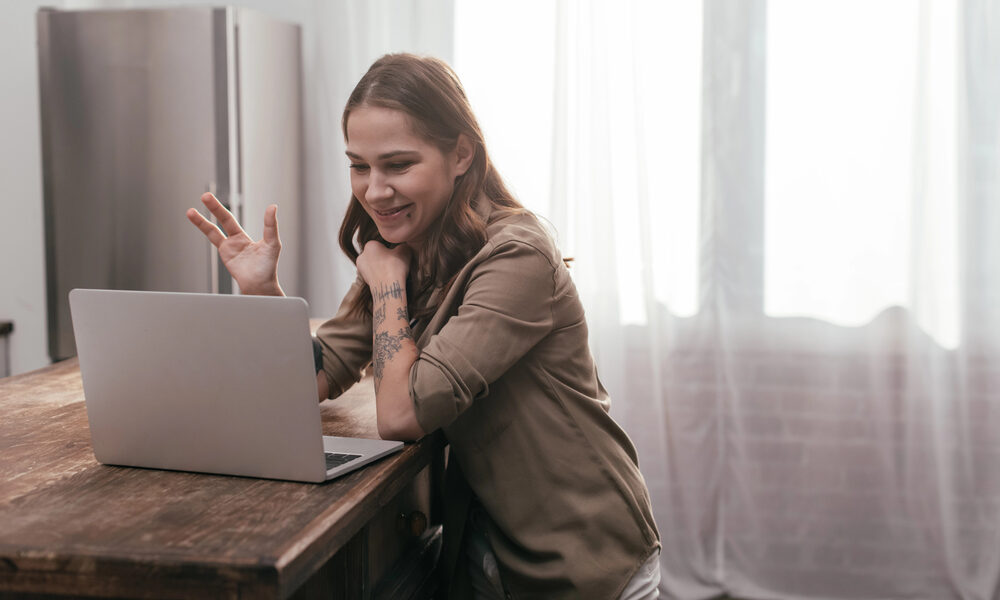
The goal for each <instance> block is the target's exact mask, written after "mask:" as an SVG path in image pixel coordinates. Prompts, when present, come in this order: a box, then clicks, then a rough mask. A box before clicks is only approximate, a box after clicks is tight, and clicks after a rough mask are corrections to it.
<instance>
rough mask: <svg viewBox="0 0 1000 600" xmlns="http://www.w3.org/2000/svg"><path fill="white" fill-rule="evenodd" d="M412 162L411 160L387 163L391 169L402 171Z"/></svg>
mask: <svg viewBox="0 0 1000 600" xmlns="http://www.w3.org/2000/svg"><path fill="white" fill-rule="evenodd" d="M412 164H413V161H405V162H395V163H389V168H390V169H392V170H393V171H403V170H405V169H407V168H409V167H410V165H412Z"/></svg>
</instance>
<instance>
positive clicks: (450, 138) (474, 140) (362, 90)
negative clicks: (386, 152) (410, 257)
mask: <svg viewBox="0 0 1000 600" xmlns="http://www.w3.org/2000/svg"><path fill="white" fill-rule="evenodd" d="M362 106H372V107H380V108H390V109H394V110H399V111H402V112H404V113H406V114H407V115H408V116H409V120H410V123H411V125H412V127H413V128H414V132H415V133H416V134H417V135H419V136H421V137H423V138H424V139H425V140H427V141H428V142H430V143H432V144H434V145H436V146H437V147H438V148H439V149H440V150H441V151H442V152H445V153H447V152H450V151H452V150H453V149H454V148H455V145H456V144H457V143H458V137H459V135H460V134H464V135H465V136H466V137H467V138H468V139H469V141H470V142H471V144H472V147H473V152H474V156H473V159H472V163H471V165H470V166H469V168H468V170H467V171H466V172H465V173H464V174H463V175H461V176H459V177H457V178H456V180H455V188H454V191H453V193H452V196H451V198H450V200H449V201H448V203H447V204H446V206H445V208H444V212H443V213H442V215H441V217H440V218H438V219H437V221H435V222H434V223H433V224H432V225H431V226H430V229H429V230H428V231H427V236H426V241H425V243H424V244H422V245H421V248H420V250H419V251H418V253H417V254H416V256H414V259H415V261H416V266H417V269H416V271H414V269H412V268H411V277H410V281H409V282H408V284H407V295H408V296H409V300H410V301H409V302H408V305H409V307H410V314H411V316H414V317H418V318H420V317H424V316H427V315H429V314H432V313H433V312H434V309H435V308H436V307H434V306H421V307H415V306H414V303H413V300H414V299H416V298H420V297H421V296H422V295H424V294H425V293H427V292H429V291H430V290H431V289H433V288H434V287H436V286H442V287H443V288H444V289H443V293H442V294H441V295H440V296H438V297H439V298H444V295H445V294H446V293H447V291H448V289H449V288H450V287H451V285H452V283H453V282H454V277H455V275H457V273H458V271H459V270H460V269H461V267H462V266H463V265H464V264H465V263H467V262H468V261H469V259H470V258H472V256H473V255H475V253H476V252H478V251H479V250H480V249H481V248H482V247H483V245H485V244H486V225H487V224H486V223H485V222H484V221H483V219H482V218H481V217H480V216H479V215H478V214H477V213H476V211H475V208H476V203H477V202H480V201H487V202H490V203H491V204H492V205H493V208H494V209H501V211H503V212H508V213H509V212H524V211H525V209H524V208H523V207H522V206H521V204H520V203H519V202H518V201H517V200H516V199H515V198H514V196H513V194H511V193H510V191H509V190H508V189H507V186H506V185H504V182H503V180H502V179H501V178H500V175H499V173H497V171H496V169H494V168H493V163H492V162H491V161H490V158H489V155H488V154H487V152H486V144H485V142H484V140H483V133H482V130H480V128H479V123H478V122H477V121H476V117H475V115H474V114H473V113H472V107H471V106H470V105H469V100H468V98H467V97H466V95H465V90H464V89H463V88H462V84H461V82H459V80H458V76H457V75H456V74H455V72H454V71H453V70H452V69H451V67H449V66H448V65H447V64H446V63H445V62H443V61H441V60H438V59H436V58H430V57H420V56H415V55H413V54H387V55H385V56H383V57H382V58H380V59H378V60H377V61H375V63H374V64H372V66H371V67H370V68H369V69H368V72H367V73H365V75H364V77H362V78H361V81H359V82H358V84H357V86H355V87H354V91H353V92H351V96H350V98H348V100H347V105H346V106H345V107H344V115H343V117H342V119H341V128H342V129H343V133H344V139H345V140H347V120H348V119H349V118H350V115H351V111H352V110H354V109H356V108H359V107H362ZM376 239H381V238H380V237H379V233H378V228H377V227H376V225H375V222H374V221H373V220H372V218H371V217H370V216H368V213H366V212H365V209H364V208H363V207H362V206H361V202H360V201H359V200H358V198H357V197H355V196H354V195H353V193H352V194H351V201H350V204H349V205H348V207H347V214H345V215H344V221H343V222H342V223H341V225H340V247H341V249H342V250H343V251H344V253H346V254H347V256H348V258H350V259H351V262H354V263H357V259H358V255H359V254H360V253H361V249H363V248H364V246H365V243H367V242H368V241H370V240H376ZM371 305H372V300H371V294H370V293H368V290H365V292H364V293H362V294H361V295H359V296H358V297H357V298H355V301H354V305H353V306H352V307H351V308H352V310H353V311H355V312H356V313H358V314H365V313H371V309H372V306H371Z"/></svg>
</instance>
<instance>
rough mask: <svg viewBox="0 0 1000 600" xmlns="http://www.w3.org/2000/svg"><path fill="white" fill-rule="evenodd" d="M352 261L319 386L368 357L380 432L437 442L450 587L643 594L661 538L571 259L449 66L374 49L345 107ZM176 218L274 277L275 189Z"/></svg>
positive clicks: (266, 278) (247, 274)
mask: <svg viewBox="0 0 1000 600" xmlns="http://www.w3.org/2000/svg"><path fill="white" fill-rule="evenodd" d="M342 129H343V134H344V138H345V140H346V143H347V156H348V158H349V159H350V170H351V191H352V194H353V195H352V198H351V202H350V206H349V207H348V209H347V214H346V216H345V217H344V221H343V224H342V225H341V230H340V244H341V247H342V248H343V250H344V251H345V252H346V253H347V255H348V256H350V257H351V259H352V260H353V261H354V262H355V265H356V266H357V270H358V278H357V280H356V281H355V283H354V285H353V286H352V287H351V289H350V290H349V291H348V293H347V295H346V297H345V298H344V300H343V303H342V305H341V308H340V309H339V311H338V312H337V314H336V315H335V316H334V317H333V319H331V320H330V321H327V322H326V323H325V324H324V325H323V326H322V327H321V328H320V329H319V331H318V334H317V337H318V344H317V345H318V347H319V349H320V351H321V369H319V372H318V375H317V386H318V389H319V395H320V400H323V399H325V398H335V397H336V396H338V395H339V394H341V393H343V391H344V390H346V389H347V388H349V387H350V386H351V385H353V384H354V383H355V382H357V381H358V380H359V379H360V377H361V372H362V369H364V368H365V367H366V366H367V365H368V364H369V363H370V364H371V365H372V372H373V375H374V384H375V392H376V411H377V418H378V430H379V434H380V435H381V436H382V437H384V438H387V439H397V440H415V439H418V438H420V437H421V436H423V435H425V434H427V433H430V432H432V431H435V430H437V429H441V430H443V432H444V435H445V437H446V438H447V440H448V442H449V444H450V446H451V451H450V455H449V456H450V458H449V465H448V472H447V476H446V478H447V492H446V499H445V500H446V509H445V513H446V515H445V528H444V531H445V549H444V551H443V554H442V559H441V567H442V572H443V573H444V574H445V575H446V577H447V581H446V586H447V589H448V590H449V594H448V597H449V598H471V597H475V598H504V597H508V598H510V597H513V598H601V599H610V598H655V597H656V594H657V593H656V584H657V582H658V580H659V567H658V562H657V557H658V553H659V536H658V533H657V531H656V526H655V524H654V522H653V516H652V510H651V508H650V503H649V495H648V492H647V490H646V486H645V483H644V482H643V480H642V476H641V475H640V473H639V470H638V466H637V458H636V454H635V449H634V447H633V445H632V443H631V441H630V440H629V439H628V437H627V436H626V435H625V433H624V432H623V431H622V430H621V429H620V428H619V427H618V426H617V425H616V424H615V423H614V421H612V419H611V418H610V417H609V415H608V408H609V399H608V395H607V393H606V391H605V390H604V388H603V386H602V385H601V383H600V381H599V380H598V377H597V372H596V369H595V366H594V362H593V359H592V357H591V354H590V350H589V348H588V346H587V325H586V321H585V319H584V314H583V308H582V306H581V304H580V301H579V299H578V297H577V293H576V289H575V287H574V285H573V281H572V280H571V279H570V276H569V272H568V271H567V269H566V266H565V265H564V263H563V260H562V258H561V257H560V255H559V252H558V250H557V249H556V248H555V245H554V244H553V242H552V240H551V238H550V237H549V236H548V235H547V234H546V233H545V231H544V230H543V228H542V227H541V226H540V225H539V222H538V220H537V219H536V218H535V217H534V216H533V215H531V214H530V213H529V212H527V211H526V210H525V209H524V208H522V207H521V205H520V204H519V203H518V202H517V201H516V200H515V199H514V198H513V196H512V195H511V194H510V192H509V191H508V190H507V189H506V187H505V186H504V184H503V182H502V180H501V179H500V177H499V175H498V174H497V172H496V171H495V170H494V169H493V166H492V164H491V163H490V160H489V156H488V155H487V152H486V147H485V145H484V142H483V136H482V133H481V132H480V129H479V126H478V124H477V122H476V119H475V117H474V116H473V114H472V111H471V108H470V106H469V103H468V100H467V99H466V97H465V93H464V91H463V90H462V87H461V84H460V83H459V81H458V78H457V76H456V75H455V74H454V72H453V71H452V70H451V69H450V68H449V67H448V66H447V65H446V64H445V63H443V62H441V61H439V60H436V59H432V58H421V57H416V56H412V55H406V54H397V55H388V56H385V57H383V58H381V59H379V60H378V61H376V62H375V63H374V64H373V65H372V67H371V68H370V69H369V71H368V72H367V73H366V74H365V76H364V77H363V78H362V79H361V81H360V82H358V84H357V86H356V87H355V89H354V91H353V93H352V94H351V96H350V98H349V99H348V102H347V106H346V108H345V109H344V114H343V120H342ZM202 200H203V201H204V203H205V205H206V207H207V208H208V209H209V211H211V212H212V214H214V215H215V216H216V217H217V219H218V221H219V223H220V225H221V226H222V228H223V230H225V232H226V233H225V234H224V233H223V232H222V231H220V230H219V229H218V228H217V227H215V226H214V225H212V224H211V223H210V222H208V221H207V220H206V219H205V218H204V217H202V216H201V214H200V213H198V211H196V210H194V209H191V210H189V211H188V218H189V219H191V221H192V222H193V223H194V224H195V225H196V226H198V227H199V229H201V231H202V232H204V233H205V235H206V236H207V237H208V238H209V240H210V241H211V242H212V243H213V244H214V245H215V246H216V247H217V248H218V249H219V253H220V256H221V257H222V259H223V261H224V262H225V264H226V266H227V268H228V269H229V271H230V273H232V275H233V277H234V278H235V279H236V281H237V283H238V284H239V286H240V289H241V290H242V291H243V292H244V293H258V294H282V291H281V287H280V285H279V283H278V280H277V275H276V265H277V258H278V253H279V250H280V242H279V238H278V232H277V219H276V207H274V206H273V205H272V206H270V207H268V209H267V211H266V213H265V226H264V235H263V239H262V240H260V241H258V242H253V241H252V240H251V239H250V238H249V237H248V236H247V235H246V234H245V233H244V232H243V231H242V229H240V227H239V225H238V224H237V223H236V221H235V219H234V218H233V217H232V215H230V214H229V213H228V212H227V211H226V210H225V209H224V208H223V207H222V206H221V205H220V204H219V203H218V201H216V200H215V199H214V198H213V197H212V196H211V195H208V194H206V195H205V196H204V197H203V198H202Z"/></svg>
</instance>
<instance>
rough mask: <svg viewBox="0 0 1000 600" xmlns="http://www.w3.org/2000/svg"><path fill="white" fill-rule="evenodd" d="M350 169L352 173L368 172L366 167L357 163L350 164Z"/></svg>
mask: <svg viewBox="0 0 1000 600" xmlns="http://www.w3.org/2000/svg"><path fill="white" fill-rule="evenodd" d="M351 169H352V170H353V171H356V172H358V173H367V172H368V165H362V164H358V163H351Z"/></svg>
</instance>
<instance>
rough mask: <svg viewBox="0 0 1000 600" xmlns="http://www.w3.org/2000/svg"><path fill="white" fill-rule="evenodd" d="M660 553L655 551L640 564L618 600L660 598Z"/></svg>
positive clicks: (652, 599) (654, 599)
mask: <svg viewBox="0 0 1000 600" xmlns="http://www.w3.org/2000/svg"><path fill="white" fill-rule="evenodd" d="M658 585H660V551H659V550H657V551H656V552H654V553H653V555H652V556H650V557H649V558H648V559H646V562H644V563H642V566H641V567H639V570H638V571H636V572H635V575H633V576H632V579H631V580H630V581H629V582H628V585H626V586H625V589H624V590H622V595H621V596H619V597H618V599H619V600H656V599H657V598H659V597H660V590H659V589H657V586H658Z"/></svg>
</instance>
